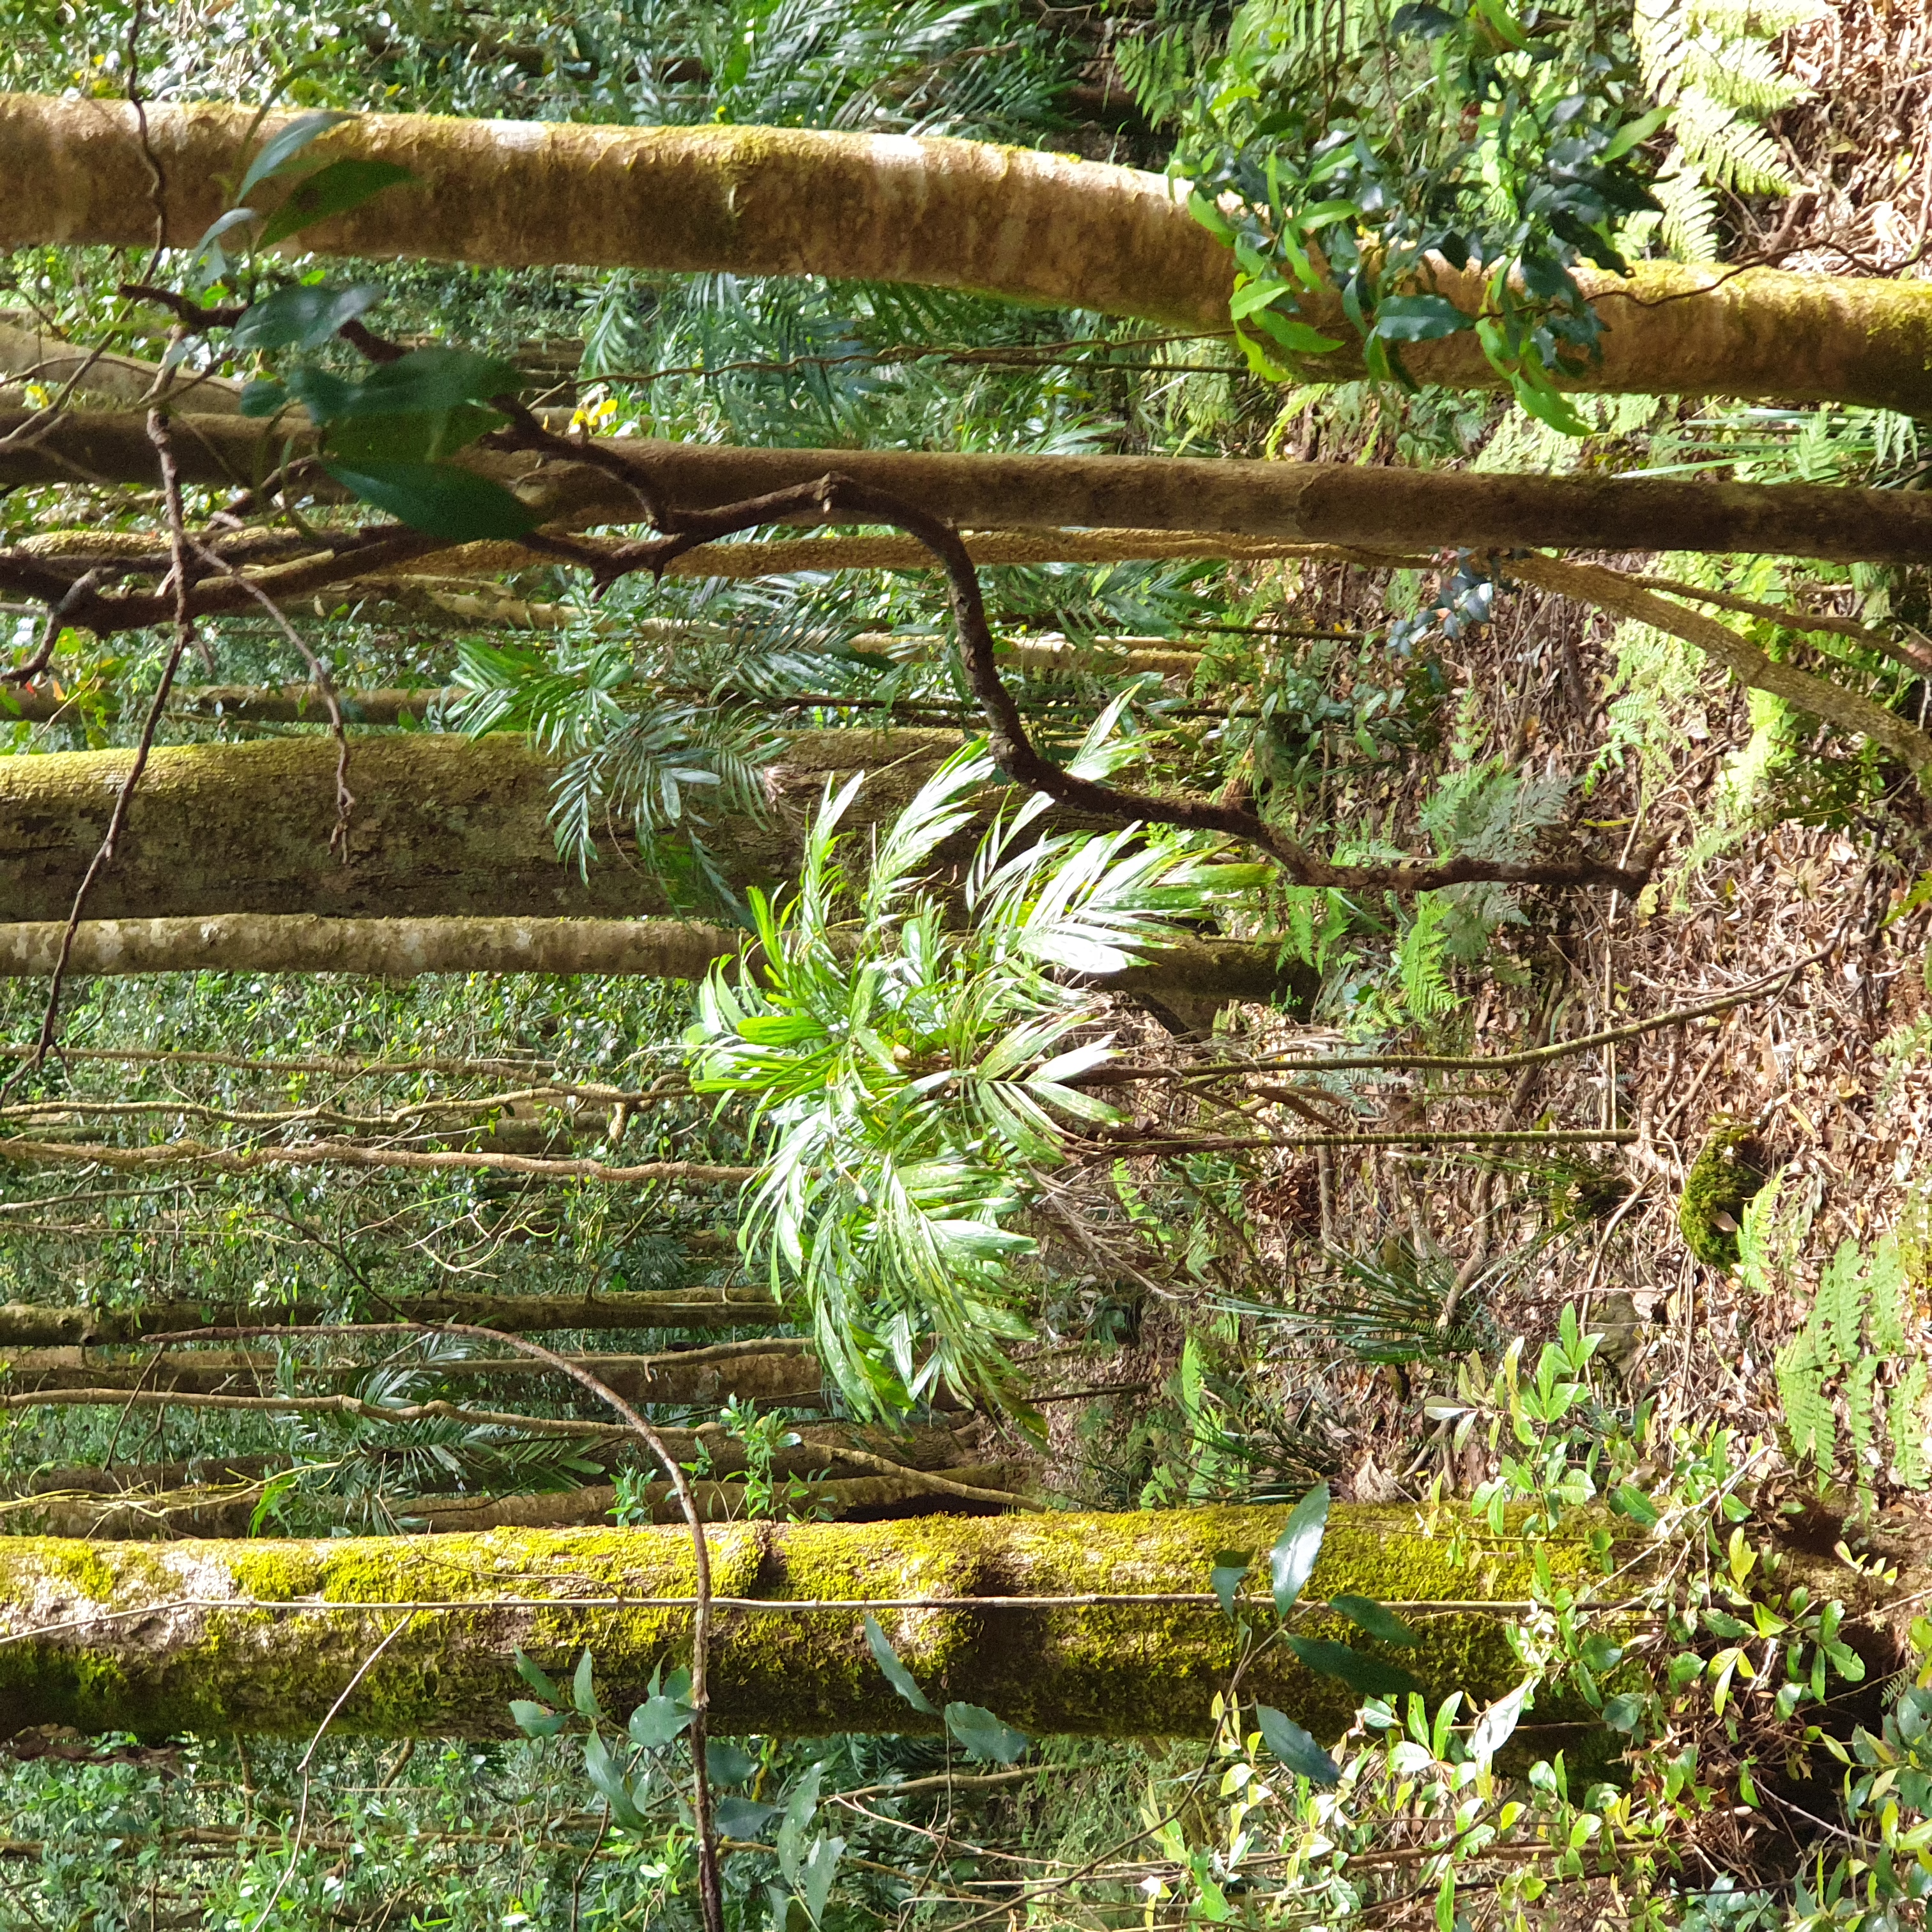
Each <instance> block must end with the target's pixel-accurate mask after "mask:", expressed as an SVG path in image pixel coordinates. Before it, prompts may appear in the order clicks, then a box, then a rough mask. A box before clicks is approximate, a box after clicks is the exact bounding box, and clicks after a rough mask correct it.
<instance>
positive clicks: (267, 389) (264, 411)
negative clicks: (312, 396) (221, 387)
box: [242, 383, 289, 416]
mask: <svg viewBox="0 0 1932 1932" xmlns="http://www.w3.org/2000/svg"><path fill="white" fill-rule="evenodd" d="M288 400H289V392H288V391H287V390H286V389H284V388H283V387H282V386H281V383H244V384H243V385H242V414H243V415H244V416H273V415H274V414H275V412H276V411H277V410H279V409H282V408H284V407H287V403H288Z"/></svg>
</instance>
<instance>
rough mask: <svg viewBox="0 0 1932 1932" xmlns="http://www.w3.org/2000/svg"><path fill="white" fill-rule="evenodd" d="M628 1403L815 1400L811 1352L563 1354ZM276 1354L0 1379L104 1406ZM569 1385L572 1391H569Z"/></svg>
mask: <svg viewBox="0 0 1932 1932" xmlns="http://www.w3.org/2000/svg"><path fill="white" fill-rule="evenodd" d="M568 1359H571V1360H573V1361H575V1363H576V1364H577V1366H578V1367H580V1368H585V1369H588V1370H589V1371H590V1372H591V1373H592V1374H593V1375H595V1376H596V1377H597V1379H598V1381H600V1382H603V1383H604V1385H606V1386H607V1387H608V1388H611V1389H613V1390H614V1391H616V1394H619V1395H620V1396H622V1397H624V1398H625V1400H626V1401H628V1402H646V1403H649V1402H679V1403H719V1402H722V1401H723V1400H725V1399H726V1398H727V1397H730V1396H734V1395H735V1396H739V1397H744V1398H745V1399H746V1400H757V1401H761V1402H786V1401H790V1400H796V1399H805V1398H810V1399H811V1400H816V1399H817V1396H818V1394H819V1391H820V1374H819V1368H818V1358H817V1355H815V1354H814V1352H813V1351H812V1346H811V1343H809V1342H808V1341H805V1340H791V1339H789V1338H784V1337H781V1338H778V1339H775V1340H763V1341H758V1342H727V1343H723V1344H722V1345H721V1346H718V1347H716V1348H709V1349H679V1350H676V1351H673V1352H669V1353H667V1354H664V1355H580V1356H577V1357H574V1358H568ZM373 1366H374V1365H373V1364H370V1363H368V1362H352V1363H319V1364H318V1363H303V1364H299V1365H298V1366H297V1367H296V1371H295V1373H296V1378H297V1379H298V1381H299V1382H305V1383H307V1382H315V1383H320V1384H322V1385H324V1386H326V1385H329V1384H331V1383H334V1384H337V1385H340V1384H341V1383H343V1382H359V1381H361V1380H362V1379H364V1378H365V1377H366V1376H368V1374H369V1373H371V1368H372V1367H373ZM280 1370H281V1362H280V1359H279V1358H278V1357H277V1356H276V1355H270V1354H266V1353H263V1352H259V1351H255V1352H235V1351H233V1350H226V1349H224V1350H205V1351H202V1350H185V1351H184V1352H181V1353H180V1354H178V1355H173V1354H169V1355H162V1356H160V1358H159V1359H157V1360H154V1361H145V1362H110V1363H102V1362H100V1361H96V1360H95V1359H93V1358H92V1352H90V1351H89V1350H88V1349H84V1348H68V1349H22V1350H20V1351H18V1352H15V1353H13V1354H12V1355H9V1356H7V1357H5V1358H0V1388H4V1389H5V1391H6V1393H5V1397H0V1400H7V1401H8V1402H14V1401H16V1400H17V1399H19V1398H23V1397H29V1396H33V1395H37V1394H46V1393H49V1392H51V1391H60V1392H62V1394H65V1395H66V1396H67V1397H68V1398H69V1399H70V1400H78V1399H79V1398H80V1397H81V1396H83V1395H88V1396H93V1397H99V1399H100V1400H101V1401H102V1402H103V1403H106V1404H107V1405H108V1406H110V1407H111V1406H113V1404H114V1403H115V1402H116V1401H117V1400H119V1399H120V1397H121V1396H122V1395H124V1394H127V1393H128V1392H130V1391H133V1390H136V1389H141V1390H151V1391H166V1392H168V1393H171V1394H198V1395H216V1394H238V1395H239V1394H247V1393H249V1392H251V1391H254V1392H257V1393H259V1392H261V1391H265V1390H269V1389H272V1388H275V1386H276V1385H277V1381H278V1374H279V1372H280ZM434 1373H435V1375H436V1377H437V1379H438V1380H439V1381H449V1382H475V1381H481V1382H488V1383H490V1384H491V1385H494V1384H496V1383H498V1382H532V1381H542V1382H549V1381H550V1379H552V1378H553V1376H554V1375H555V1373H556V1372H555V1370H553V1369H552V1368H551V1367H550V1364H547V1363H546V1362H542V1361H538V1360H536V1359H535V1358H533V1357H531V1356H528V1355H507V1356H480V1355H470V1356H460V1357H455V1358H445V1359H440V1360H439V1361H437V1363H436V1364H435V1367H434ZM571 1393H572V1394H574V1393H575V1392H574V1391H572V1392H571Z"/></svg>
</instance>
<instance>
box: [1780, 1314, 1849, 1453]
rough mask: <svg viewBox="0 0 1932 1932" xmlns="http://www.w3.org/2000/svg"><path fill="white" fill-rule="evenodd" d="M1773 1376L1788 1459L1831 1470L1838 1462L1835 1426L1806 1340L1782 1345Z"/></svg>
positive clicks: (1798, 1339) (1830, 1407)
mask: <svg viewBox="0 0 1932 1932" xmlns="http://www.w3.org/2000/svg"><path fill="white" fill-rule="evenodd" d="M1773 1373H1774V1374H1775V1377H1776V1379H1777V1382H1778V1400H1779V1403H1780V1404H1781V1406H1782V1407H1783V1409H1784V1427H1785V1429H1786V1431H1787V1433H1788V1434H1789V1435H1790V1439H1791V1453H1792V1454H1793V1457H1796V1458H1797V1459H1798V1460H1800V1461H1803V1460H1810V1461H1811V1462H1813V1463H1816V1464H1817V1466H1818V1467H1819V1468H1820V1469H1831V1468H1832V1466H1834V1465H1835V1463H1836V1462H1837V1460H1838V1422H1837V1419H1836V1418H1835V1416H1834V1415H1833V1414H1832V1404H1831V1401H1830V1399H1829V1397H1827V1396H1826V1394H1825V1379H1824V1376H1823V1374H1822V1373H1820V1370H1819V1367H1818V1365H1817V1358H1816V1356H1815V1355H1814V1352H1813V1350H1812V1348H1811V1340H1810V1337H1808V1336H1804V1335H1801V1336H1798V1337H1794V1338H1793V1340H1791V1341H1790V1342H1788V1343H1786V1345H1785V1346H1784V1347H1783V1348H1782V1349H1780V1350H1779V1351H1778V1356H1777V1359H1776V1361H1775V1365H1774V1370H1773Z"/></svg>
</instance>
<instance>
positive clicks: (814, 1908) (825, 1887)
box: [800, 1838, 845, 1925]
mask: <svg viewBox="0 0 1932 1932" xmlns="http://www.w3.org/2000/svg"><path fill="white" fill-rule="evenodd" d="M844 1849H845V1841H844V1839H843V1838H819V1839H817V1841H814V1843H813V1845H812V1847H811V1855H810V1856H809V1857H808V1858H807V1859H806V1860H805V1883H804V1885H803V1886H802V1888H800V1889H801V1894H802V1897H803V1900H804V1904H805V1911H806V1912H807V1913H808V1915H809V1916H810V1918H811V1922H812V1924H814V1925H816V1924H819V1923H820V1921H822V1920H823V1918H824V1916H825V1907H826V1901H827V1900H829V1898H830V1897H831V1896H832V1874H833V1873H835V1871H837V1870H838V1860H839V1858H840V1856H841V1854H842V1853H843V1852H844Z"/></svg>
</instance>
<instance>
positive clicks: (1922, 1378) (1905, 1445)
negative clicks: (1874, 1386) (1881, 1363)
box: [1888, 1356, 1927, 1490]
mask: <svg viewBox="0 0 1932 1932" xmlns="http://www.w3.org/2000/svg"><path fill="white" fill-rule="evenodd" d="M1926 1386H1927V1372H1926V1367H1925V1361H1924V1357H1923V1356H1921V1357H1918V1358H1916V1359H1915V1360H1914V1361H1912V1362H1909V1363H1908V1364H1906V1370H1905V1373H1904V1374H1903V1376H1901V1377H1900V1379H1899V1380H1898V1382H1897V1383H1896V1384H1895V1385H1894V1387H1893V1389H1892V1391H1891V1415H1890V1417H1889V1418H1888V1421H1889V1423H1890V1425H1891V1426H1890V1434H1891V1469H1892V1474H1893V1475H1894V1477H1895V1478H1897V1481H1899V1482H1900V1483H1902V1484H1903V1485H1904V1486H1905V1487H1906V1488H1907V1489H1909V1490H1922V1489H1924V1487H1925V1486H1926V1482H1927V1458H1926V1453H1925V1452H1926V1442H1925V1396H1926Z"/></svg>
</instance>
